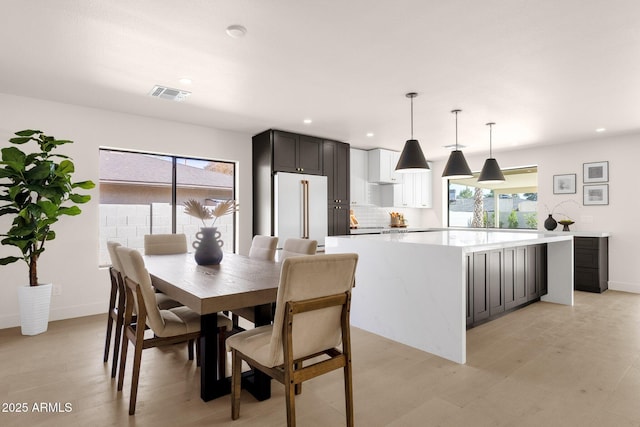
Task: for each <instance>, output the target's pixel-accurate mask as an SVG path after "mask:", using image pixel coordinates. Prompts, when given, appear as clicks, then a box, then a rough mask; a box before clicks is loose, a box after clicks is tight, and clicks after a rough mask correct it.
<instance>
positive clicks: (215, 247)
mask: <svg viewBox="0 0 640 427" xmlns="http://www.w3.org/2000/svg"><path fill="white" fill-rule="evenodd" d="M196 239H197V240H196V241H195V242H193V243H192V246H193V247H194V248H195V250H196V253H195V256H194V258H195V260H196V264H198V265H216V264H220V262H221V261H222V245H223V244H224V242H223V241H222V240H220V232H219V231H218V230H217V229H216V227H202V228H200V232H198V233H196Z"/></svg>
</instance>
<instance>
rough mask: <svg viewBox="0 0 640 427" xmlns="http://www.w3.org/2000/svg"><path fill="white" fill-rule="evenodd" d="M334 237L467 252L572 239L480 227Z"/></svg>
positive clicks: (567, 235) (559, 233)
mask: <svg viewBox="0 0 640 427" xmlns="http://www.w3.org/2000/svg"><path fill="white" fill-rule="evenodd" d="M327 239H328V241H327V245H330V244H331V243H330V240H331V239H358V240H361V239H368V240H371V241H372V242H387V243H390V244H419V245H431V246H452V247H460V248H462V249H463V251H464V252H477V251H481V250H491V249H499V248H505V247H513V246H522V245H534V244H538V243H552V242H560V241H564V240H571V239H573V233H567V232H564V233H562V232H555V233H554V232H551V233H547V232H537V233H536V232H528V233H522V232H507V231H480V230H434V231H428V232H423V233H392V234H362V235H353V236H333V237H328V238H327Z"/></svg>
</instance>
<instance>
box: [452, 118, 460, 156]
mask: <svg viewBox="0 0 640 427" xmlns="http://www.w3.org/2000/svg"><path fill="white" fill-rule="evenodd" d="M460 111H462V110H451V112H452V113H453V114H455V115H456V151H458V113H459V112H460Z"/></svg>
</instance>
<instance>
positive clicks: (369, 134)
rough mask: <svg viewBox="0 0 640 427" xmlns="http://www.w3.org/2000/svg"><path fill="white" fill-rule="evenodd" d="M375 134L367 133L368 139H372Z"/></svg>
mask: <svg viewBox="0 0 640 427" xmlns="http://www.w3.org/2000/svg"><path fill="white" fill-rule="evenodd" d="M374 135H375V134H374V133H373V132H367V137H369V138H372V137H373V136H374Z"/></svg>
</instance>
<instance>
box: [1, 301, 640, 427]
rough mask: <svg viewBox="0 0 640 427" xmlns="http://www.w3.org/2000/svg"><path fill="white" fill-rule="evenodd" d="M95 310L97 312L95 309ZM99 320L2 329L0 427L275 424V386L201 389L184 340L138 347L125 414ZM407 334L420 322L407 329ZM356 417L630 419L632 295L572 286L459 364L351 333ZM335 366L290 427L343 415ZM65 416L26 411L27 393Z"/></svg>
mask: <svg viewBox="0 0 640 427" xmlns="http://www.w3.org/2000/svg"><path fill="white" fill-rule="evenodd" d="M105 316H106V315H105ZM105 316H91V317H86V318H81V319H72V320H65V321H59V322H52V323H51V324H50V325H49V331H48V332H46V333H45V334H42V335H38V336H35V337H23V336H21V335H20V333H19V329H18V328H12V329H4V330H0V402H2V405H3V407H2V408H1V409H2V410H5V409H8V405H9V404H11V403H26V404H27V405H28V407H29V412H28V413H20V414H16V413H6V412H0V425H1V426H26V425H29V426H92V427H97V426H110V425H118V426H120V425H131V426H134V425H135V426H201V425H202V426H204V425H207V426H208V425H216V426H236V427H240V426H249V425H250V426H261V427H262V426H282V425H284V424H285V408H284V400H283V389H282V387H281V386H280V385H279V384H278V383H273V384H272V391H273V392H272V398H271V399H270V400H268V401H265V402H256V401H255V400H254V399H253V398H252V397H251V396H250V395H248V394H247V393H245V392H243V396H242V406H241V412H240V419H239V420H237V421H233V422H232V421H231V419H230V402H229V398H228V397H223V398H220V399H217V400H215V401H212V402H208V403H204V402H202V401H201V400H200V398H199V393H198V390H199V378H198V371H197V369H196V367H195V365H194V363H192V362H189V361H188V360H187V355H186V349H185V346H184V345H176V346H171V347H169V348H164V349H150V350H145V351H144V352H143V361H142V373H141V379H140V388H139V392H138V406H137V412H136V415H134V416H132V417H130V416H128V415H127V406H128V398H129V391H128V387H129V386H130V383H129V379H130V371H128V372H127V381H126V382H125V390H124V392H122V393H117V392H116V386H115V382H114V381H112V380H111V379H110V377H109V369H108V366H107V365H105V364H103V363H102V349H103V339H104V328H105V324H106V320H105V319H106V318H105ZM414 328H415V330H416V333H420V326H419V325H414ZM352 334H353V353H354V357H353V365H354V378H353V380H354V398H355V420H356V424H357V425H359V426H367V427H369V426H563V427H566V426H580V427H583V426H594V427H595V426H598V427H599V426H640V295H635V294H628V293H622V292H615V291H607V292H605V293H604V294H602V295H597V294H588V293H582V292H576V304H575V306H574V307H566V306H561V305H555V304H549V303H536V304H533V305H531V306H529V307H527V308H525V309H522V310H519V311H517V312H515V313H512V314H509V315H507V316H504V317H502V318H500V319H497V320H495V321H493V322H490V323H487V324H485V325H482V326H479V327H477V328H474V329H472V330H470V331H469V333H468V334H467V337H468V338H467V348H468V362H467V364H466V365H458V364H455V363H453V362H449V361H446V360H443V359H441V358H439V357H436V356H433V355H430V354H427V353H424V352H421V351H418V350H414V349H412V348H409V347H406V346H403V345H400V344H397V343H394V342H391V341H388V340H385V339H383V338H380V337H378V336H375V335H372V334H370V333H367V332H364V331H362V330H358V329H353V330H352ZM343 399H344V394H343V390H342V376H341V372H336V373H332V374H329V375H326V376H325V377H320V378H317V379H315V380H312V381H309V382H307V383H305V385H304V389H303V393H302V395H300V396H298V397H297V400H296V406H297V418H298V422H299V425H301V426H322V427H326V426H341V425H344V416H343V414H344V404H343ZM40 402H45V403H54V404H55V403H56V402H58V403H60V405H61V407H62V408H63V410H64V404H65V403H69V404H70V405H71V411H70V412H66V413H64V412H56V413H34V412H33V411H32V409H33V405H34V404H36V403H40Z"/></svg>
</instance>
